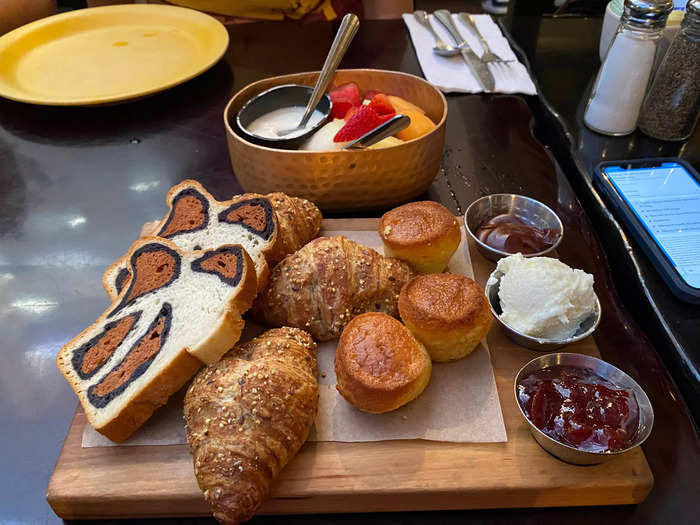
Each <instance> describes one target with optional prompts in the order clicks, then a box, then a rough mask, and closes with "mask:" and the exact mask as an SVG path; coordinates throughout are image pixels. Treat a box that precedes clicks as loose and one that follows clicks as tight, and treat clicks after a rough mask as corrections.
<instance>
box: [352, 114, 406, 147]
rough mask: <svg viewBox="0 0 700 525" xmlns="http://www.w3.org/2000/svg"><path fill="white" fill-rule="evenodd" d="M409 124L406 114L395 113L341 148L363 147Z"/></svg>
mask: <svg viewBox="0 0 700 525" xmlns="http://www.w3.org/2000/svg"><path fill="white" fill-rule="evenodd" d="M409 124H411V118H410V117H409V116H408V115H396V116H394V117H391V118H390V119H389V120H387V121H386V122H384V123H382V124H380V125H379V126H377V127H376V128H374V129H373V130H372V131H368V132H367V133H365V134H364V135H362V136H361V137H360V138H357V139H355V140H353V141H352V142H350V143H348V144H346V145H345V146H344V147H343V149H364V148H368V147H369V146H372V145H373V144H376V143H377V142H379V141H380V140H382V139H385V138H387V137H390V136H392V135H394V134H395V133H398V132H399V131H401V130H402V129H405V128H407V127H408V126H409Z"/></svg>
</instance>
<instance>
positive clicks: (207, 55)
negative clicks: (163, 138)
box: [0, 0, 228, 106]
mask: <svg viewBox="0 0 700 525" xmlns="http://www.w3.org/2000/svg"><path fill="white" fill-rule="evenodd" d="M0 1H1V0H0ZM227 47H228V32H227V31H226V28H225V27H224V26H223V25H222V24H221V23H220V22H218V21H217V20H216V19H214V18H212V17H211V16H209V15H205V14H203V13H200V12H199V11H194V10H192V9H185V8H182V7H174V6H166V5H139V4H135V5H115V6H108V7H95V8H91V9H81V10H78V11H71V12H68V13H63V14H60V15H56V16H51V17H48V18H44V19H43V20H38V21H36V22H32V23H31V24H27V25H25V26H23V27H20V28H18V29H15V30H14V31H11V32H9V33H7V34H6V35H5V36H3V37H1V38H0V96H3V97H6V98H10V99H13V100H19V101H21V102H30V103H33V104H44V105H51V106H86V105H93V104H107V103H113V102H119V101H123V100H128V99H132V98H139V97H143V96H146V95H150V94H152V93H156V92H158V91H162V90H164V89H167V88H170V87H172V86H175V85H177V84H180V83H182V82H185V81H186V80H189V79H190V78H193V77H195V76H197V75H199V74H200V73H202V72H203V71H206V70H207V69H208V68H210V67H211V66H212V65H214V64H215V63H216V62H217V61H218V60H219V59H220V58H221V57H222V55H223V54H224V52H225V51H226V48H227Z"/></svg>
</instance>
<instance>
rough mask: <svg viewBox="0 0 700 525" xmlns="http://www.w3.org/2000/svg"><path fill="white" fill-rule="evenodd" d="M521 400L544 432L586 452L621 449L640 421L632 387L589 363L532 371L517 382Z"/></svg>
mask: <svg viewBox="0 0 700 525" xmlns="http://www.w3.org/2000/svg"><path fill="white" fill-rule="evenodd" d="M518 402H519V403H520V406H521V407H522V409H523V411H524V412H525V413H526V414H527V417H528V419H529V420H530V421H531V422H532V424H533V425H535V426H536V427H537V428H539V429H540V430H541V431H542V432H544V433H545V434H547V435H548V436H549V437H551V438H553V439H556V440H557V441H559V442H560V443H564V444H566V445H570V446H572V447H575V448H577V449H579V450H585V451H588V452H615V451H618V450H623V449H625V448H627V447H629V446H630V445H631V444H632V442H633V441H634V438H635V436H636V433H637V429H638V427H639V404H638V403H637V399H636V398H635V396H634V392H632V391H630V390H626V389H624V388H620V387H618V386H616V385H614V384H612V383H611V382H609V381H606V380H605V379H603V378H602V377H600V376H599V375H598V374H596V373H595V372H593V370H591V369H590V368H576V367H573V366H562V365H557V366H552V367H548V368H544V369H542V370H538V371H536V372H533V373H532V374H530V375H528V376H527V377H525V378H524V379H523V380H522V381H520V382H519V383H518Z"/></svg>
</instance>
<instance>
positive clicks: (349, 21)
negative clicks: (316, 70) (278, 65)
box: [299, 13, 360, 128]
mask: <svg viewBox="0 0 700 525" xmlns="http://www.w3.org/2000/svg"><path fill="white" fill-rule="evenodd" d="M359 27H360V20H359V19H358V18H357V16H355V15H353V14H352V13H350V14H347V15H345V16H344V17H343V21H342V22H341V24H340V27H339V28H338V32H337V33H336V34H335V40H333V45H332V46H331V50H330V51H329V52H328V56H327V57H326V61H325V62H324V63H323V68H322V69H321V74H320V75H319V76H318V80H317V81H316V85H315V86H314V91H313V93H311V98H310V99H309V102H308V104H306V111H305V112H304V117H303V118H302V119H301V122H300V123H299V127H300V128H303V127H304V126H306V123H307V122H308V121H309V118H310V117H311V113H313V111H314V109H316V105H317V104H318V102H319V100H321V97H322V96H323V94H324V93H325V92H326V88H327V87H328V84H330V82H331V79H332V78H333V75H334V74H335V70H336V69H337V68H338V65H339V64H340V61H341V60H342V59H343V56H344V55H345V52H346V51H347V50H348V47H349V46H350V42H352V39H353V38H354V37H355V33H357V29H358V28H359Z"/></svg>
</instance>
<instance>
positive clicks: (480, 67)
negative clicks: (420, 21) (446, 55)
mask: <svg viewBox="0 0 700 525" xmlns="http://www.w3.org/2000/svg"><path fill="white" fill-rule="evenodd" d="M434 14H435V18H437V19H438V20H439V21H440V23H441V24H442V25H443V26H445V29H447V31H448V32H449V33H450V35H451V36H452V38H454V40H455V43H456V44H457V47H458V48H459V51H460V54H461V55H462V58H463V59H464V61H465V62H466V63H467V65H468V66H469V67H470V68H471V70H472V71H473V72H474V75H476V78H477V80H478V81H479V83H480V84H481V87H482V88H484V91H485V92H487V93H493V91H494V90H495V88H496V81H495V80H494V78H493V75H492V74H491V71H489V68H488V66H487V65H486V64H485V63H484V62H483V61H482V60H481V59H480V58H479V57H478V56H477V55H476V53H474V51H473V50H472V48H471V47H469V44H467V42H466V40H464V38H463V37H462V35H460V34H459V31H458V30H457V27H455V25H454V23H453V22H452V15H450V12H449V11H448V10H447V9H438V10H437V11H435V13H434Z"/></svg>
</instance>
